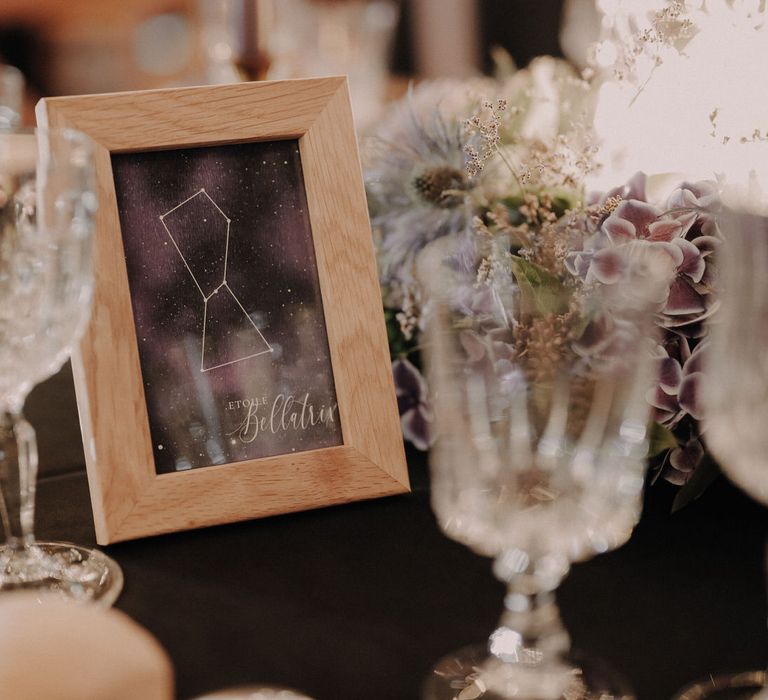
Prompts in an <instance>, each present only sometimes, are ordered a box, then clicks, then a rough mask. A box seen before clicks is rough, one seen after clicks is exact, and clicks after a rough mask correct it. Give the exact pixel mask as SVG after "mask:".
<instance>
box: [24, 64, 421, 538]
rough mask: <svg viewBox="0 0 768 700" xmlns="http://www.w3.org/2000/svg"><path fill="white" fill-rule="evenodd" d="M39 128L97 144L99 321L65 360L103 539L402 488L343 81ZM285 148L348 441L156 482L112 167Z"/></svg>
mask: <svg viewBox="0 0 768 700" xmlns="http://www.w3.org/2000/svg"><path fill="white" fill-rule="evenodd" d="M37 119H38V123H39V124H40V126H49V127H69V128H74V129H78V130H80V131H83V132H85V133H86V134H88V135H89V136H90V137H91V138H92V139H93V141H94V142H95V144H96V146H95V160H96V172H97V182H98V195H99V201H100V204H99V210H98V214H97V228H96V237H95V245H94V274H95V292H94V303H93V313H92V318H91V321H90V325H89V327H88V329H87V331H86V333H85V335H84V337H83V339H82V342H81V343H80V346H79V348H78V349H77V350H76V351H75V352H74V353H73V357H72V366H73V371H74V376H75V388H76V393H77V402H78V410H79V413H80V421H81V426H82V433H83V443H84V447H85V458H86V467H87V471H88V479H89V485H90V491H91V501H92V505H93V513H94V522H95V527H96V536H97V541H98V542H99V543H100V544H108V543H111V542H117V541H121V540H128V539H133V538H137V537H143V536H147V535H155V534H161V533H167V532H172V531H177V530H183V529H189V528H197V527H203V526H208V525H216V524H220V523H227V522H233V521H237V520H244V519H250V518H257V517H262V516H269V515H273V514H279V513H286V512H290V511H297V510H304V509H308V508H314V507H320V506H327V505H332V504H339V503H344V502H348V501H353V500H358V499H365V498H372V497H378V496H385V495H391V494H397V493H403V492H406V491H408V490H409V483H408V473H407V467H406V462H405V455H404V449H403V443H402V437H401V432H400V423H399V417H398V411H397V402H396V398H395V391H394V386H393V380H392V374H391V368H390V359H389V351H388V347H387V338H386V331H385V324H384V316H383V310H382V304H381V293H380V288H379V285H378V278H377V273H376V264H375V257H374V249H373V244H372V238H371V235H370V225H369V222H368V215H367V206H366V200H365V192H364V188H363V181H362V175H361V168H360V163H359V157H358V152H357V141H356V137H355V131H354V126H353V121H352V114H351V109H350V104H349V95H348V91H347V85H346V80H345V79H344V78H339V77H330V78H320V79H308V80H286V81H274V82H263V83H241V84H236V85H224V86H212V87H191V88H178V89H175V88H174V89H162V90H150V91H142V92H132V93H114V94H102V95H86V96H73V97H58V98H47V99H43V100H41V101H40V103H39V104H38V106H37ZM286 139H296V140H298V148H299V151H300V162H301V167H302V169H303V178H304V188H305V192H306V202H307V208H308V214H309V222H310V226H311V236H312V241H313V244H314V249H315V251H314V252H315V259H316V267H317V277H318V279H319V288H320V293H321V296H322V309H323V312H324V322H325V328H326V331H327V338H328V346H329V351H330V363H331V366H332V369H333V381H334V384H335V395H336V398H337V401H338V419H339V423H340V426H341V435H342V439H341V444H338V445H337V446H333V447H326V448H323V449H313V450H309V451H298V452H294V453H288V454H279V455H275V456H269V457H263V458H259V459H250V460H245V461H236V462H231V463H225V464H221V465H213V466H205V468H200V469H191V470H189V471H183V472H174V473H160V474H158V473H157V470H156V468H155V458H154V455H155V454H156V453H155V452H153V445H152V438H151V435H150V425H149V417H148V408H147V402H146V397H145V390H144V385H143V382H142V369H141V364H140V357H139V346H138V345H137V334H136V327H135V325H134V316H133V313H134V311H133V309H132V297H131V288H130V287H129V277H128V271H127V268H126V251H125V250H124V245H123V239H122V233H121V220H120V216H119V212H118V199H117V194H116V188H115V180H114V177H113V170H112V162H113V161H112V158H113V156H114V155H115V154H123V153H138V154H141V153H150V152H153V151H158V150H160V151H173V150H175V149H189V148H199V147H209V146H220V145H228V144H248V143H254V142H267V141H275V142H277V141H283V140H286ZM228 221H229V220H228ZM225 274H226V273H225ZM206 303H207V302H206ZM203 333H205V331H203Z"/></svg>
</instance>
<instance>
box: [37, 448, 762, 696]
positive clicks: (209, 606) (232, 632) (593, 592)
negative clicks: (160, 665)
mask: <svg viewBox="0 0 768 700" xmlns="http://www.w3.org/2000/svg"><path fill="white" fill-rule="evenodd" d="M412 461H414V462H418V460H412ZM413 469H414V471H415V473H414V477H415V478H414V481H415V482H416V484H417V487H418V488H419V490H418V491H417V492H415V493H414V494H412V495H409V496H403V497H395V498H388V499H382V500H378V501H370V502H366V503H357V504H352V505H348V506H342V507H336V508H328V509H324V510H317V511H313V512H307V513H299V514H293V515H286V516H282V517H276V518H270V519H266V520H260V521H253V522H248V523H242V524H237V525H228V526H222V527H217V528H210V529H207V530H199V531H193V532H186V533H181V534H177V535H170V536H164V537H157V538H152V539H146V540H142V541H137V542H131V543H124V544H119V545H114V546H111V547H109V548H107V551H108V552H109V553H110V554H111V555H112V556H113V557H115V559H117V561H118V562H119V563H120V564H121V566H122V567H123V569H124V571H125V576H126V586H125V591H124V593H123V595H122V596H121V598H120V599H119V601H118V604H117V606H118V607H119V608H120V609H122V610H124V611H125V612H127V613H128V614H129V615H131V616H132V617H134V618H135V619H136V620H138V621H139V622H140V623H141V624H143V625H145V626H146V627H147V628H149V629H150V630H151V631H152V632H153V633H154V634H155V635H157V637H158V638H159V639H160V641H161V642H162V644H163V645H165V647H166V648H167V649H168V651H169V653H170V655H171V658H172V659H173V662H174V664H175V667H176V674H177V682H178V689H179V697H180V698H190V697H192V696H194V695H196V694H198V693H202V692H203V691H206V690H211V689H214V688H220V687H222V686H227V685H233V684H238V683H246V682H256V681H265V682H272V683H280V684H286V685H290V686H293V687H296V688H299V689H301V690H303V691H305V692H307V693H309V694H310V695H312V696H314V697H316V698H318V700H344V699H349V700H360V699H367V700H377V699H381V700H384V699H387V700H399V699H409V698H417V697H418V693H419V686H420V683H421V679H422V677H423V676H424V674H425V673H426V672H427V670H428V668H429V666H430V664H431V662H432V661H434V660H436V659H437V658H438V657H440V656H441V655H443V654H445V653H446V652H448V651H450V650H451V649H454V648H456V647H459V646H462V645H464V644H466V643H468V642H474V641H480V640H481V639H483V637H484V636H485V635H486V634H487V633H488V632H489V631H490V630H491V629H492V628H493V625H494V624H495V622H496V619H497V616H498V614H499V611H500V607H501V598H502V595H503V589H502V587H501V585H500V584H499V583H497V582H496V581H495V580H494V578H493V576H492V575H491V571H490V563H489V562H488V561H487V560H485V559H483V558H480V557H478V556H475V555H473V554H472V553H470V552H469V551H468V550H467V549H465V548H464V547H461V546H459V545H458V544H455V543H453V542H451V541H450V540H448V539H446V538H445V537H444V536H443V535H442V534H441V533H440V532H439V531H438V529H437V527H436V525H435V521H434V518H433V516H432V514H431V512H430V508H429V503H428V496H427V494H426V491H425V490H422V487H423V483H424V479H423V465H419V464H414V466H413ZM671 496H672V492H671V489H670V488H668V487H666V486H665V485H661V486H657V487H654V490H653V491H652V492H651V496H650V499H648V502H647V504H646V509H645V514H644V517H643V520H642V522H641V523H640V525H639V527H638V528H637V530H636V531H635V534H634V536H633V537H632V539H631V540H630V542H629V543H628V544H627V545H625V546H624V547H622V548H621V549H619V550H617V551H615V552H611V553H609V554H605V555H602V556H599V557H596V558H595V559H593V560H592V561H590V562H587V563H585V564H580V565H577V566H575V567H574V569H573V571H572V573H571V574H570V576H569V577H568V579H567V580H566V581H565V583H564V584H563V586H562V589H561V591H560V595H559V599H560V602H561V605H562V612H563V616H564V618H565V621H566V623H567V625H568V627H569V629H570V631H571V634H572V637H573V641H574V643H575V644H576V645H577V646H578V647H580V648H581V649H583V650H585V651H587V652H591V653H595V654H599V655H601V656H603V657H604V658H605V659H606V660H607V661H609V662H611V663H613V664H614V666H616V667H617V668H619V669H621V670H622V671H623V672H624V674H625V675H626V676H627V677H628V678H629V680H630V681H631V683H632V684H633V685H634V687H635V688H636V690H637V692H638V697H639V700H663V699H665V698H669V697H670V696H671V695H672V693H673V692H674V691H675V690H676V689H677V688H679V687H680V686H681V685H683V684H684V683H686V682H687V681H689V680H691V679H692V678H695V677H700V676H705V675H707V674H708V673H717V672H719V671H722V670H728V669H738V668H744V667H753V666H759V665H760V664H761V663H763V662H764V661H765V660H766V659H768V650H766V645H765V640H766V635H765V621H766V608H765V583H764V567H763V563H762V559H763V548H764V542H765V534H766V525H767V524H768V519H767V518H766V511H765V510H764V509H763V508H761V507H759V506H757V505H756V504H754V503H752V502H751V501H750V500H749V499H748V498H747V497H746V496H744V495H742V494H741V493H740V492H738V491H736V489H734V488H732V487H730V486H729V485H728V484H727V483H726V482H724V481H721V482H718V483H716V484H715V485H714V487H713V488H712V489H711V490H710V491H709V492H708V494H706V495H705V496H704V497H703V498H702V499H701V500H700V501H698V502H696V503H694V504H693V505H692V506H690V507H689V508H688V509H686V510H685V511H683V512H682V513H679V514H677V515H674V516H670V515H669V514H668V513H669V505H670V500H671ZM39 510H40V514H39V534H40V536H41V537H42V538H64V539H70V540H74V541H77V542H80V543H86V544H88V543H93V529H92V522H91V517H90V511H89V505H88V492H87V483H86V480H85V476H84V475H83V474H82V473H73V474H66V475H59V476H52V477H46V478H44V479H43V480H42V482H41V484H40V488H39Z"/></svg>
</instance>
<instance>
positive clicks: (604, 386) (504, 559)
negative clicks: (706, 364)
mask: <svg viewBox="0 0 768 700" xmlns="http://www.w3.org/2000/svg"><path fill="white" fill-rule="evenodd" d="M617 251H618V249H617ZM621 254H622V255H624V256H625V259H624V275H623V277H622V279H620V280H618V281H616V282H615V283H612V284H610V285H604V286H600V285H584V286H583V287H580V288H579V289H578V290H577V291H575V292H574V291H573V289H568V288H561V289H559V290H558V289H553V288H542V287H540V286H539V287H537V288H534V284H538V282H537V280H538V281H540V280H541V279H542V278H543V275H541V274H538V273H537V274H536V275H533V274H531V275H530V279H532V280H534V282H531V283H529V284H521V285H518V282H517V281H516V280H519V276H517V275H513V274H511V273H510V272H509V271H506V270H504V269H503V267H504V266H503V264H501V265H497V266H496V267H495V269H494V271H493V277H492V279H491V280H490V281H487V282H485V283H483V284H478V283H475V282H474V280H463V279H460V275H458V274H456V276H455V278H454V279H452V280H451V282H450V283H449V284H444V283H440V284H439V285H437V286H438V288H437V289H436V288H435V285H432V286H431V297H432V300H431V302H430V303H431V305H432V308H433V313H432V315H431V317H430V319H429V322H428V329H427V333H428V336H427V337H428V342H427V344H426V347H425V352H426V360H427V364H428V371H429V381H430V387H431V388H432V389H433V391H434V396H435V400H434V404H435V414H436V422H437V431H438V439H437V443H436V445H435V447H434V448H433V451H432V453H431V471H432V506H433V509H434V511H435V513H436V515H437V519H438V521H439V523H440V526H441V527H442V529H443V530H444V532H445V533H446V534H447V535H448V536H449V537H451V538H453V539H456V540H458V541H459V542H462V543H463V544H465V545H467V546H469V547H470V548H471V549H473V550H474V551H476V552H478V553H480V554H484V555H487V556H491V557H494V559H495V562H494V573H495V575H496V576H497V577H498V578H500V579H501V580H502V581H504V582H505V583H506V584H507V588H508V592H507V595H506V596H505V598H504V611H503V614H502V616H501V621H500V623H499V626H498V627H497V628H496V629H495V630H494V631H493V632H492V634H491V635H490V638H489V642H488V644H487V646H486V645H480V646H475V647H467V648H465V649H462V650H460V651H458V652H455V653H453V654H450V655H448V656H446V657H445V658H444V659H442V660H441V661H439V662H438V663H437V665H436V666H435V667H434V668H433V670H432V672H431V674H430V675H429V677H428V678H427V680H426V682H425V686H424V697H425V698H426V699H427V700H444V699H447V700H465V699H466V700H469V699H470V698H473V699H474V698H488V700H490V699H491V698H493V699H494V700H497V699H499V698H502V699H504V698H515V699H516V700H561V699H565V700H571V699H574V700H586V699H588V698H589V699H594V700H598V699H599V700H613V699H618V698H621V699H622V700H626V699H629V698H631V697H633V696H632V695H631V693H630V692H629V691H628V690H627V688H626V686H625V684H624V683H623V681H621V680H620V679H619V678H618V677H617V676H616V674H614V673H613V672H611V671H610V670H609V669H607V667H606V666H605V665H604V664H601V663H600V662H598V661H597V660H590V659H587V658H584V657H580V658H579V660H578V661H575V660H574V658H573V657H572V655H571V652H570V641H569V637H568V634H567V632H566V630H565V628H564V626H563V624H562V622H561V620H560V615H559V612H558V608H557V604H556V601H555V590H556V588H557V586H558V585H559V583H560V582H561V580H562V579H563V578H564V577H565V576H566V574H567V573H568V570H569V566H570V563H571V562H572V561H575V560H578V559H581V558H585V557H587V556H590V555H592V554H593V553H595V552H601V551H605V550H606V549H608V548H610V547H612V546H616V545H618V544H619V543H620V542H622V541H623V540H624V539H626V537H628V535H629V533H630V532H631V526H632V525H633V524H634V523H635V522H636V519H637V516H638V513H639V507H640V494H641V491H642V487H643V476H644V468H645V465H646V452H647V429H646V428H647V425H648V423H649V418H650V416H649V406H648V404H647V402H646V399H645V395H646V392H647V391H648V389H649V387H651V386H652V384H653V377H654V359H653V357H654V352H653V350H654V348H655V340H654V338H655V333H654V328H655V326H654V323H653V317H654V313H655V311H656V309H658V308H659V302H660V300H663V298H664V294H665V292H666V290H667V289H668V285H669V282H670V279H671V275H672V274H673V273H672V269H671V267H670V264H669V262H668V260H665V257H668V256H666V255H665V254H664V253H663V251H659V250H657V249H655V248H653V246H650V245H634V244H632V245H630V246H626V248H624V249H622V251H621ZM523 262H524V261H523ZM523 262H518V265H523ZM518 272H519V271H518ZM523 276H524V275H523ZM431 277H432V278H433V279H434V278H436V277H437V275H435V274H432V275H431ZM529 281H530V280H529Z"/></svg>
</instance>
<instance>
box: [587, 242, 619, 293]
mask: <svg viewBox="0 0 768 700" xmlns="http://www.w3.org/2000/svg"><path fill="white" fill-rule="evenodd" d="M589 270H590V273H591V275H592V276H594V277H595V279H597V281H598V282H602V283H603V284H615V283H616V282H618V281H619V280H620V279H621V276H622V273H623V272H624V259H623V257H622V256H621V253H619V251H618V250H616V249H615V248H604V249H603V250H600V251H598V252H597V253H596V254H595V256H594V258H592V265H591V266H590V268H589Z"/></svg>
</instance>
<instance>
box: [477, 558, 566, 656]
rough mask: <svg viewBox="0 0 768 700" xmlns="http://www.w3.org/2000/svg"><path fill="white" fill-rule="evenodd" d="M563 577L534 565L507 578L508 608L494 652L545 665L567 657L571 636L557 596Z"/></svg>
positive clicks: (492, 647) (492, 644)
mask: <svg viewBox="0 0 768 700" xmlns="http://www.w3.org/2000/svg"><path fill="white" fill-rule="evenodd" d="M561 580H562V576H551V575H550V576H542V575H541V574H540V573H538V572H537V571H536V568H535V566H534V565H531V566H530V567H528V569H527V570H525V571H523V572H519V573H516V574H515V575H513V576H511V577H510V578H509V579H508V580H507V595H506V596H505V597H504V612H503V613H502V616H501V620H500V623H499V627H498V628H497V629H496V630H495V631H494V632H493V634H492V635H491V638H490V651H491V653H492V654H494V655H495V656H497V657H498V658H499V659H501V660H502V661H509V662H513V663H520V662H525V663H530V664H532V665H538V664H540V663H543V664H544V665H545V666H549V665H550V664H559V663H560V662H561V661H562V660H563V659H564V657H565V656H566V655H567V654H568V651H569V649H570V638H569V636H568V633H567V632H566V630H565V627H564V625H563V623H562V620H561V618H560V610H559V608H558V606H557V600H556V598H555V591H556V589H557V586H558V584H559V583H560V581H561ZM510 642H511V643H510Z"/></svg>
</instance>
